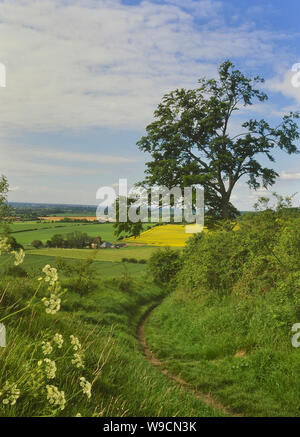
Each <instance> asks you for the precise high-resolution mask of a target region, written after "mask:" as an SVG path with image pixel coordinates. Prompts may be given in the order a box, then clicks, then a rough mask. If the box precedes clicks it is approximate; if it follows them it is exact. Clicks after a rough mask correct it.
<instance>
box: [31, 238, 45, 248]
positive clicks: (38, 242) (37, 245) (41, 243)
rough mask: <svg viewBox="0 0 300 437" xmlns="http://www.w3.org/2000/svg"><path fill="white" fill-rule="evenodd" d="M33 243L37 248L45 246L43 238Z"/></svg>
mask: <svg viewBox="0 0 300 437" xmlns="http://www.w3.org/2000/svg"><path fill="white" fill-rule="evenodd" d="M31 245H32V246H33V247H35V248H36V249H40V248H41V247H43V242H42V241H41V240H33V242H32V243H31Z"/></svg>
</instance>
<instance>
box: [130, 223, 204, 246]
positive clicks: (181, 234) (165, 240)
mask: <svg viewBox="0 0 300 437" xmlns="http://www.w3.org/2000/svg"><path fill="white" fill-rule="evenodd" d="M196 226H198V225H188V226H185V225H163V226H155V227H154V228H151V229H148V230H147V231H145V232H142V233H141V235H140V236H139V237H137V238H134V237H130V238H127V239H126V240H125V241H128V242H132V243H136V244H143V245H145V244H146V245H149V246H170V247H184V246H185V244H186V241H187V239H188V238H190V237H191V236H192V235H193V234H192V233H191V232H192V231H193V227H196ZM195 229H197V231H201V230H202V229H200V228H195ZM203 230H204V232H206V231H207V230H206V228H204V229H203ZM186 231H187V232H186Z"/></svg>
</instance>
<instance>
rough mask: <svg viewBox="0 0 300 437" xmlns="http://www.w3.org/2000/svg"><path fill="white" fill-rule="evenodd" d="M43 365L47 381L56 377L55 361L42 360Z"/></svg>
mask: <svg viewBox="0 0 300 437" xmlns="http://www.w3.org/2000/svg"><path fill="white" fill-rule="evenodd" d="M44 363H45V372H46V376H47V378H48V379H53V378H55V375H56V364H55V361H52V360H50V359H49V358H44Z"/></svg>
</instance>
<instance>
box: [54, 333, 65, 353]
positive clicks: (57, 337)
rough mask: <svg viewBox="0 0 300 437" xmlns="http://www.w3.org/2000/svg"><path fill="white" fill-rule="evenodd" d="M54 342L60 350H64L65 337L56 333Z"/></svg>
mask: <svg viewBox="0 0 300 437" xmlns="http://www.w3.org/2000/svg"><path fill="white" fill-rule="evenodd" d="M53 341H54V343H56V344H57V347H58V349H61V348H62V345H63V342H64V339H63V336H62V335H61V334H58V333H56V334H55V336H54V337H53Z"/></svg>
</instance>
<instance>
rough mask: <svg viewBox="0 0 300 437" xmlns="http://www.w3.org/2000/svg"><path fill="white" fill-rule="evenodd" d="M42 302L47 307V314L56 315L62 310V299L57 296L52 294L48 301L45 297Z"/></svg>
mask: <svg viewBox="0 0 300 437" xmlns="http://www.w3.org/2000/svg"><path fill="white" fill-rule="evenodd" d="M42 301H43V302H44V305H45V307H46V313H47V314H56V313H57V312H58V311H59V310H60V304H61V298H60V297H58V296H57V295H56V294H54V293H51V294H50V297H49V298H48V299H47V298H46V297H43V299H42Z"/></svg>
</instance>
